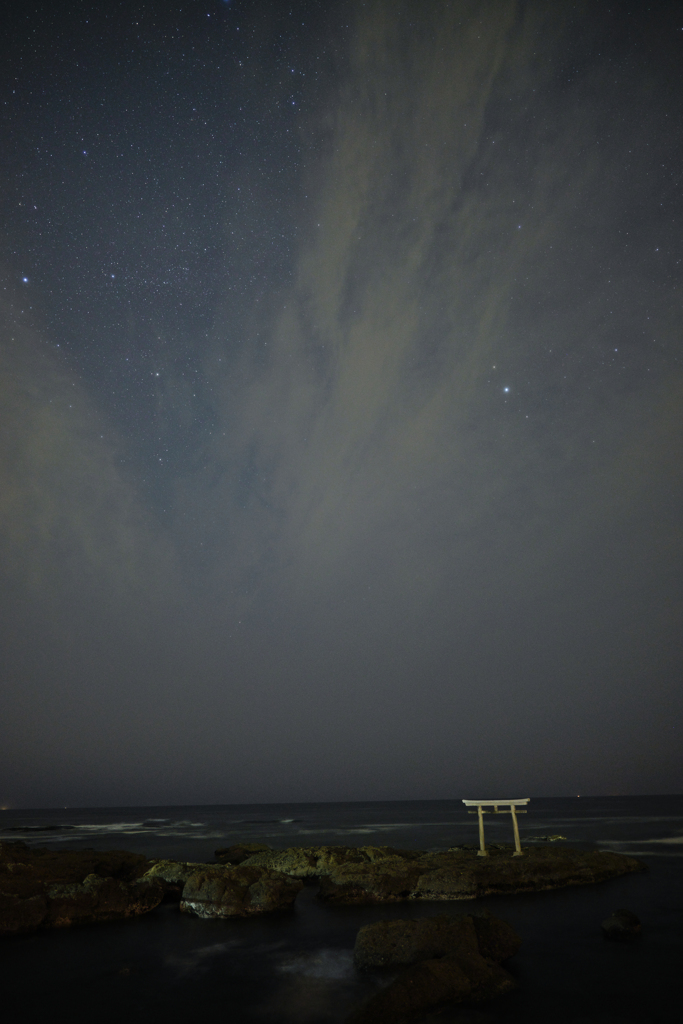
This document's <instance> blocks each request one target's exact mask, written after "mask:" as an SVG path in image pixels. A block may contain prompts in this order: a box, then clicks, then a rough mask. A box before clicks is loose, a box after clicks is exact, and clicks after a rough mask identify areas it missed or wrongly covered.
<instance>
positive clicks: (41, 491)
mask: <svg viewBox="0 0 683 1024" xmlns="http://www.w3.org/2000/svg"><path fill="white" fill-rule="evenodd" d="M3 19H4V21H3V26H4V27H3V33H2V42H1V44H0V47H1V50H0V84H1V105H0V193H1V199H0V203H1V224H2V238H1V250H0V533H1V546H0V558H1V563H0V587H1V595H0V620H1V625H0V629H1V635H0V647H1V654H2V664H1V672H2V678H1V685H2V700H1V713H0V804H3V803H4V804H5V805H7V806H12V807H20V806H29V807H31V806H32V807H42V806H51V805H57V806H61V805H69V806H75V805H97V804H121V805H123V804H152V803H179V804H180V803H228V802H251V801H254V802H255V801H310V800H354V799H357V800H361V799H362V800H365V799H378V800H382V799H422V798H424V799H431V798H451V797H453V798H459V797H462V796H471V797H491V796H494V797H495V796H501V797H505V796H507V797H511V796H512V797H515V796H520V797H521V796H529V795H530V796H547V795H572V794H576V793H582V794H588V793H594V794H603V793H652V792H661V793H666V792H680V791H681V790H682V789H683V750H682V744H681V740H682V734H683V685H682V680H683V671H682V657H681V655H682V651H681V638H682V637H683V601H682V594H681V563H682V558H681V556H682V554H683V538H682V531H681V522H682V518H681V512H682V504H683V503H682V500H681V499H682V498H683V493H682V492H683V487H682V479H681V468H682V467H683V444H682V436H681V435H682V430H681V428H682V420H683V416H682V413H683V360H682V355H683V351H682V349H683V346H682V330H683V310H682V308H681V301H682V298H683V287H682V284H681V278H682V274H683V262H682V260H683V17H682V11H681V6H680V4H679V3H677V2H674V3H667V2H659V3H652V4H650V5H647V4H644V3H635V2H632V3H615V2H602V0H597V2H596V0H591V2H589V3H585V4H583V3H574V2H564V0H553V2H552V3H550V2H546V0H543V2H540V0H538V2H535V0H531V2H520V3H513V2H508V0H496V2H495V3H491V2H490V0H480V2H467V0H452V2H450V3H449V2H448V0H410V2H405V0H366V2H361V0H353V2H351V0H349V2H341V3H339V2H335V0H330V2H328V0H325V2H314V0H297V2H292V3H285V2H282V0H263V2H259V3H255V2H253V0H251V2H248V0H232V2H224V0H209V2H206V3H204V2H199V0H185V2H176V0H167V2H163V3H162V2H157V0H149V2H144V0H143V2H137V0H136V2H121V0H118V2H117V0H112V2H107V3H105V2H103V0H92V2H90V3H80V2H78V0H73V2H70V3H69V4H61V5H60V4H59V3H41V2H35V3H32V4H27V3H25V2H19V0H8V3H6V5H5V7H4V15H3Z"/></svg>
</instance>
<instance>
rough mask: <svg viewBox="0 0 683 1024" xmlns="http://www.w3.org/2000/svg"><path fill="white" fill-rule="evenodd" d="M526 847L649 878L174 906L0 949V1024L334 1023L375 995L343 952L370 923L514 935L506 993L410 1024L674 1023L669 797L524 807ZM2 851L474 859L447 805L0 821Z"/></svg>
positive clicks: (675, 856)
mask: <svg viewBox="0 0 683 1024" xmlns="http://www.w3.org/2000/svg"><path fill="white" fill-rule="evenodd" d="M520 833H521V837H522V842H523V843H524V844H531V843H539V844H545V843H547V842H549V841H550V840H548V839H546V838H543V837H546V836H551V835H561V836H564V837H565V838H564V839H562V840H556V842H558V843H561V844H562V845H566V846H573V847H575V848H583V849H589V848H598V849H605V850H607V849H609V850H615V851H617V852H619V853H627V854H631V855H634V856H637V857H639V858H640V859H642V860H643V861H644V862H645V863H646V864H647V867H648V870H647V872H645V873H641V874H634V875H627V876H625V877H624V878H619V879H613V880H612V881H609V882H605V883H602V884H600V885H593V886H583V887H575V888H569V889H560V890H556V891H553V892H540V893H527V894H519V895H514V896H491V897H487V898H484V899H479V900H476V901H463V902H457V903H443V902H438V903H428V902H407V903H398V904H385V905H379V906H371V907H355V906H354V907H329V906H325V905H324V904H321V903H319V902H318V901H317V900H316V898H315V885H306V887H305V888H304V889H303V891H302V892H301V893H300V895H299V896H298V898H297V901H296V904H295V907H294V909H293V910H292V911H290V912H283V913H280V914H271V915H264V916H263V917H255V918H251V919H248V920H242V919H233V920H227V921H202V920H199V919H198V918H195V917H191V916H189V915H186V914H180V913H179V911H178V907H177V904H173V903H163V904H162V905H161V906H160V907H158V908H157V909H156V910H155V911H153V912H152V913H150V914H147V915H145V916H143V917H140V918H136V919H133V920H129V921H121V922H110V923H106V924H105V923H103V924H96V925H87V926H81V927H76V928H70V929H63V930H54V931H45V932H39V933H36V934H33V935H27V936H21V937H14V938H11V939H6V940H4V941H3V942H2V943H1V944H0V1005H1V1006H2V1007H3V1011H5V1012H10V1013H11V1014H12V1016H11V1017H6V1019H8V1020H9V1019H12V1020H18V1019H20V1018H21V1019H24V1020H38V1019H42V1018H43V1017H46V1018H47V1017H48V1016H52V1015H54V1014H58V1015H59V1016H64V1017H65V1018H66V1019H68V1020H69V1021H73V1022H80V1021H86V1020H87V1021H90V1020H93V1021H98V1022H105V1024H106V1022H109V1021H112V1022H113V1021H119V1020H126V1021H130V1022H131V1024H132V1022H138V1021H140V1022H141V1021H146V1022H156V1021H159V1022H169V1024H174V1022H181V1021H194V1020H196V1019H207V1020H211V1021H224V1022H228V1024H241V1022H244V1024H256V1022H259V1024H337V1022H339V1024H341V1022H342V1021H343V1020H344V1018H345V1017H346V1016H347V1015H348V1013H349V1012H350V1010H351V1008H352V1007H353V1006H354V1005H356V1004H357V1003H358V1002H359V1000H361V999H362V998H364V997H365V996H367V995H368V994H369V993H370V992H371V991H373V987H374V986H375V985H376V984H377V982H376V980H375V979H374V978H373V977H372V976H368V975H364V974H359V973H358V972H356V970H355V969H354V966H353V960H352V950H353V944H354V940H355V936H356V933H357V931H358V929H359V928H360V927H361V926H362V925H363V924H367V923H368V922H370V921H377V920H382V919H387V918H392V919H395V918H419V917H424V916H430V915H434V914H442V913H448V912H451V913H462V912H466V911H467V910H469V909H474V908H477V909H480V908H483V907H487V908H488V909H489V910H490V911H491V912H492V913H493V914H495V915H497V916H499V917H502V918H504V919H505V920H507V921H509V922H510V923H511V924H512V925H513V927H514V928H515V929H516V931H517V932H518V933H519V935H520V936H521V937H522V940H523V945H522V948H521V950H520V951H519V953H518V954H517V955H516V956H515V957H514V958H513V959H512V960H511V961H509V963H508V964H507V965H506V966H507V967H508V969H509V970H510V971H511V973H513V974H514V975H515V977H516V978H517V980H518V982H519V988H518V989H517V991H515V992H513V993H510V994H508V995H506V996H503V997H501V998H499V999H497V1000H495V1001H493V1002H491V1003H488V1004H485V1005H482V1006H478V1007H459V1008H452V1009H448V1010H446V1011H442V1012H441V1013H440V1014H434V1015H431V1016H428V1017H426V1018H424V1020H425V1022H426V1021H429V1022H432V1021H433V1022H434V1024H437V1022H441V1024H450V1022H453V1024H455V1022H459V1024H508V1022H509V1024H522V1022H524V1024H536V1022H538V1024H554V1022H558V1024H669V1022H671V1024H674V1022H675V1024H679V1022H681V1021H683V995H681V992H680V990H681V980H680V979H681V977H683V884H682V877H681V869H682V868H683V859H682V858H683V797H680V796H655V797H603V798H597V797H592V798H585V797H582V798H575V799H555V800H553V799H532V800H531V803H530V804H529V811H528V814H527V815H526V816H525V817H522V818H520ZM486 834H487V841H489V842H511V841H512V829H511V822H510V818H509V816H508V815H500V816H499V817H496V816H494V815H491V816H489V817H487V819H486ZM0 838H1V839H2V840H6V841H11V840H21V841H23V842H26V843H28V844H30V845H32V846H46V847H48V848H49V849H84V848H86V847H90V848H95V849H98V850H108V849H125V850H131V851H135V852H140V853H144V854H145V855H147V856H148V857H169V858H174V859H181V860H192V861H212V860H213V859H214V850H215V849H217V848H218V847H221V846H228V845H230V844H232V843H236V842H240V841H244V842H262V843H267V844H268V845H270V846H273V847H278V848H284V847H287V846H312V845H320V844H325V845H345V846H363V845H377V846H378V845H388V846H394V847H399V848H404V849H446V848H448V847H449V846H454V845H456V844H460V843H471V844H476V843H477V819H476V817H475V816H469V815H468V814H467V812H466V808H464V807H463V805H462V803H460V802H459V801H421V802H391V803H343V804H342V803H335V804H277V805H275V804H274V805H253V806H245V805H240V806H210V807H126V808H106V809H102V808H95V809H87V808H85V809H84V808H73V809H72V808H64V809H60V810H54V809H53V810H46V811H34V810H31V811H11V810H10V811H4V812H2V813H1V815H0ZM621 907H625V908H627V909H629V910H632V911H634V912H635V913H636V914H637V915H638V917H639V918H640V919H641V921H642V936H641V937H640V938H639V939H637V940H636V941H634V942H630V943H615V942H609V941H608V940H606V939H605V938H604V937H603V934H602V931H601V928H600V922H601V921H602V920H603V919H604V918H605V917H608V916H609V914H610V913H611V912H612V911H613V910H615V909H617V908H621Z"/></svg>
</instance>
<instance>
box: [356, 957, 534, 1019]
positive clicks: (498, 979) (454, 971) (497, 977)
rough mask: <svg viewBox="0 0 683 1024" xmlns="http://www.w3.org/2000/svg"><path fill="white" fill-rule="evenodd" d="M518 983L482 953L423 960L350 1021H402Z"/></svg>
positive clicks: (486, 996)
mask: <svg viewBox="0 0 683 1024" xmlns="http://www.w3.org/2000/svg"><path fill="white" fill-rule="evenodd" d="M515 986H516V982H515V980H514V978H513V977H512V976H511V975H510V974H508V973H507V971H505V970H503V968H502V967H499V966H498V964H494V963H490V962H489V961H486V960H484V958H483V957H481V956H479V954H474V955H473V956H472V957H470V958H467V959H465V958H461V957H458V956H444V957H440V958H435V959H433V960H422V961H421V962H420V963H417V964H414V965H413V966H412V967H409V968H408V969H407V970H405V971H403V973H402V974H401V975H400V976H399V977H398V978H397V979H396V980H395V981H393V982H392V983H391V984H390V985H387V987H386V988H383V989H380V991H379V992H377V993H375V995H373V996H371V997H370V999H368V1000H367V1002H366V1003H365V1004H364V1005H363V1006H361V1007H360V1009H358V1010H356V1011H355V1013H353V1014H352V1015H351V1016H350V1018H349V1024H403V1022H407V1021H411V1020H413V1019H415V1018H416V1017H420V1016H422V1014H424V1013H428V1012H429V1011H430V1010H436V1009H438V1008H439V1007H440V1006H444V1005H446V1004H447V1003H462V1002H465V1001H467V1002H483V1001H485V1000H488V999H493V998H494V997H495V996H498V995H503V993H505V992H509V991H511V990H512V989H513V988H515Z"/></svg>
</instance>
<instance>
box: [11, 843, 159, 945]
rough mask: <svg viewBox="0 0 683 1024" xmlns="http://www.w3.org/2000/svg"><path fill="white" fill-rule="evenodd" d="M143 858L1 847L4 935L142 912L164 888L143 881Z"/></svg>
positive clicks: (117, 853)
mask: <svg viewBox="0 0 683 1024" xmlns="http://www.w3.org/2000/svg"><path fill="white" fill-rule="evenodd" d="M146 866H147V860H146V858H145V857H142V856H138V855H137V854H133V853H126V852H124V851H122V850H113V851H109V852H107V853H99V852H97V851H95V850H63V851H58V852H57V851H52V850H31V849H29V847H28V846H26V844H25V843H0V934H2V935H12V934H17V933H21V932H29V931H34V930H35V929H36V928H40V927H62V926H64V925H70V924H81V923H85V922H90V921H110V920H114V919H116V918H122V917H131V916H133V915H136V914H144V913H147V911H149V910H153V909H154V907H156V906H158V904H159V903H161V900H162V899H163V897H164V892H165V887H164V885H163V883H162V882H160V881H159V880H157V879H145V878H142V877H141V876H142V873H143V872H144V869H145V867H146Z"/></svg>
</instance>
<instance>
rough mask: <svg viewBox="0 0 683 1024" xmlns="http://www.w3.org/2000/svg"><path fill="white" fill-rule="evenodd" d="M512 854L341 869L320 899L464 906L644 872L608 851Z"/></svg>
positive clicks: (431, 857)
mask: <svg viewBox="0 0 683 1024" xmlns="http://www.w3.org/2000/svg"><path fill="white" fill-rule="evenodd" d="M511 854H512V850H511V848H509V847H505V848H504V849H498V850H494V849H492V850H491V852H490V855H489V856H488V857H477V856H476V853H475V852H474V851H468V850H461V849H452V850H449V851H447V852H444V853H423V854H418V855H417V857H416V856H415V855H411V856H410V858H405V857H402V856H400V855H398V854H393V855H392V856H388V857H386V858H385V859H383V860H377V861H375V862H373V863H370V862H367V861H359V862H356V863H341V864H340V865H339V866H338V867H334V868H332V869H331V870H330V871H329V872H328V873H327V875H326V876H324V877H323V878H322V879H321V884H320V890H319V893H318V896H319V898H320V899H321V900H324V901H326V902H331V903H382V902H388V901H391V902H394V901H397V900H405V899H410V900H415V899H427V900H462V899H474V898H475V897H479V896H487V895H490V894H492V893H513V892H534V891H539V890H543V889H559V888H563V887H564V886H571V885H589V884H592V883H594V882H602V881H604V880H606V879H608V878H616V877H618V876H619V875H624V874H628V873H629V872H632V871H642V870H644V869H645V865H644V864H642V863H641V862H640V861H638V860H636V859H635V858H633V857H625V856H623V855H622V854H617V853H611V852H609V851H604V852H603V851H594V850H588V851H584V850H568V849H562V848H557V847H533V848H530V849H528V850H526V851H525V856H524V857H514V858H513V857H512V855H511ZM283 870H284V867H283Z"/></svg>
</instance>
